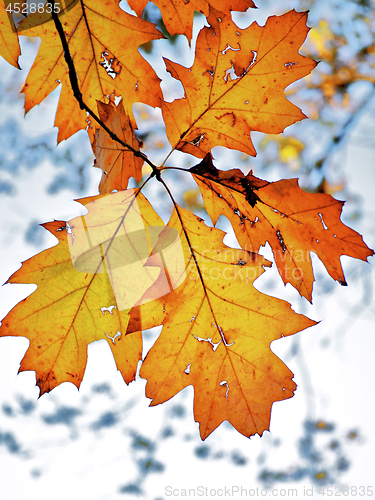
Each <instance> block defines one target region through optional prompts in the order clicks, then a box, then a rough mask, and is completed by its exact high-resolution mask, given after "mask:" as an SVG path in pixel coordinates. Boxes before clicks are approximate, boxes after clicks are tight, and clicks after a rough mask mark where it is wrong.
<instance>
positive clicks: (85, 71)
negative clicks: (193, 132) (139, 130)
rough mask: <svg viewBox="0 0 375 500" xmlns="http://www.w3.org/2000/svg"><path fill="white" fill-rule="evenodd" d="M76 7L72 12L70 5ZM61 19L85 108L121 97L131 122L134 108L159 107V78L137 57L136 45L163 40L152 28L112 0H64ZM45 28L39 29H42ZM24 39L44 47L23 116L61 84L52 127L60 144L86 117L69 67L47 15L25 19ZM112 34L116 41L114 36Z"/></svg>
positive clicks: (29, 80) (82, 125)
mask: <svg viewBox="0 0 375 500" xmlns="http://www.w3.org/2000/svg"><path fill="white" fill-rule="evenodd" d="M72 3H74V5H73V6H71V5H70V4H72ZM65 4H66V5H65V8H64V9H62V10H61V13H60V14H59V17H60V21H61V23H62V26H63V28H64V32H65V36H66V38H67V42H68V45H69V50H70V53H71V56H72V60H73V62H74V65H75V69H76V73H77V78H78V82H79V86H80V90H81V92H82V95H83V100H84V102H85V103H86V104H87V105H88V106H89V107H90V108H91V109H95V108H96V101H97V100H101V101H105V100H106V98H107V97H109V96H112V97H113V96H117V97H119V96H123V97H124V98H126V99H124V104H125V107H126V111H127V113H128V114H129V116H131V117H132V105H133V103H134V102H143V103H146V104H149V105H150V106H160V100H161V99H162V94H161V90H160V86H159V82H160V80H159V78H158V77H157V76H156V74H155V72H154V70H153V69H152V68H151V66H150V65H149V64H148V63H147V62H146V61H145V60H144V59H143V58H142V56H141V55H140V53H139V52H138V47H139V45H141V44H143V43H146V42H148V41H150V40H156V39H158V38H163V35H162V34H161V33H160V32H159V31H158V30H157V29H156V28H155V26H154V25H153V24H151V23H149V22H147V21H145V20H143V19H139V18H137V17H135V16H131V15H130V14H127V13H125V12H124V11H123V10H122V9H120V7H119V6H118V2H116V1H115V0H105V1H102V0H82V1H80V2H76V3H75V0H67V1H66V2H65ZM42 23H43V24H42ZM20 29H22V34H23V35H26V36H33V37H40V38H41V39H42V43H41V46H40V49H39V52H38V55H37V57H36V60H35V62H34V64H33V66H32V68H31V70H30V73H29V75H28V77H27V80H26V83H25V85H24V87H23V89H22V92H24V93H25V111H26V113H27V112H28V111H29V110H30V109H31V108H33V107H34V106H35V105H36V104H39V103H40V102H42V101H43V99H45V98H46V97H47V96H48V95H49V94H50V93H51V92H52V91H53V90H54V89H55V88H56V87H57V86H58V85H59V84H60V83H61V84H62V85H61V87H62V90H61V95H60V99H59V105H58V108H57V113H56V119H55V126H56V127H58V128H59V134H58V141H59V142H60V141H62V140H63V139H67V138H68V137H70V136H71V135H72V134H74V133H75V132H77V131H78V130H81V129H86V127H87V121H86V112H85V111H83V110H81V109H80V106H79V103H78V102H77V101H76V99H75V98H74V97H73V92H72V89H71V85H70V80H69V75H68V67H67V64H66V62H65V59H64V52H63V49H62V45H61V41H60V38H59V35H58V33H57V31H56V28H55V25H54V22H53V20H52V19H51V14H48V13H47V11H45V12H43V13H42V14H39V13H38V12H36V13H35V14H31V15H29V16H28V17H27V18H26V19H24V20H23V21H22V22H21V23H20ZM114 34H115V36H114Z"/></svg>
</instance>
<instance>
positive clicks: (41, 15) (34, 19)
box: [3, 0, 79, 33]
mask: <svg viewBox="0 0 375 500" xmlns="http://www.w3.org/2000/svg"><path fill="white" fill-rule="evenodd" d="M3 2H4V5H5V10H6V11H7V13H8V20H9V24H10V26H11V27H12V31H14V32H15V31H17V33H20V32H21V31H23V30H26V29H29V28H34V27H35V26H39V25H41V24H44V23H47V22H49V21H52V12H55V13H56V14H57V15H58V16H59V17H60V16H63V15H64V14H66V13H67V12H69V11H70V9H72V8H73V7H74V6H75V5H76V4H77V3H78V2H79V0H55V1H54V2H53V3H51V2H50V1H48V0H47V1H46V0H42V1H40V0H39V1H38V0H25V1H23V2H14V1H11V0H3ZM25 18H26V19H25ZM52 22H53V21H52Z"/></svg>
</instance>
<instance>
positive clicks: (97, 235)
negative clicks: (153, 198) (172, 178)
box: [0, 190, 164, 394]
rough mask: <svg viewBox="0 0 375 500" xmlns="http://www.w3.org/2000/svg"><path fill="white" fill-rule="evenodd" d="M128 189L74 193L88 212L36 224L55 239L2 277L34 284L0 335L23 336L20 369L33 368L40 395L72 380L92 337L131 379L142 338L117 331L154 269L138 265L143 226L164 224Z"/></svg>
mask: <svg viewBox="0 0 375 500" xmlns="http://www.w3.org/2000/svg"><path fill="white" fill-rule="evenodd" d="M135 194H136V192H135V191H133V190H127V191H122V192H119V193H114V194H110V195H99V196H95V197H90V198H83V199H80V200H78V201H80V202H81V203H82V204H83V205H85V206H86V208H88V210H89V211H88V214H87V215H85V216H82V217H77V218H76V219H73V220H72V221H70V223H68V224H66V223H65V222H61V221H54V222H49V223H46V224H43V226H44V227H45V228H46V229H48V230H49V231H50V232H51V233H52V234H53V235H54V236H57V238H58V239H59V242H58V244H57V245H56V246H54V247H52V248H50V249H48V250H44V251H43V252H41V253H40V254H38V255H36V256H35V257H32V258H31V259H29V260H27V261H25V262H24V263H23V265H22V267H21V268H20V269H19V270H18V271H17V272H16V273H15V274H14V275H13V276H11V277H10V278H9V281H8V282H9V283H35V284H36V285H37V286H38V288H37V290H36V291H35V292H34V293H32V294H31V295H30V296H29V297H27V298H26V299H25V300H24V301H22V302H21V303H20V304H18V305H17V306H16V307H15V308H14V309H12V310H11V311H10V313H9V314H8V315H7V316H6V318H5V319H4V320H3V321H2V325H1V328H0V337H3V336H8V335H10V336H23V337H27V338H28V339H29V340H30V347H29V349H28V350H27V352H26V354H25V357H24V358H23V360H22V363H21V367H20V371H25V370H35V371H36V380H37V385H38V386H39V388H40V394H43V393H45V392H49V391H50V390H52V389H53V388H54V387H56V386H57V385H59V384H61V383H62V382H72V383H73V384H75V385H76V386H77V387H79V385H80V383H81V380H82V377H83V374H84V370H85V367H86V361H87V345H88V344H89V343H90V342H94V341H95V340H100V339H105V340H106V341H107V342H108V344H109V346H110V347H111V350H112V353H113V356H114V359H115V362H116V365H117V368H118V369H119V370H120V372H121V374H122V376H123V378H124V380H125V382H126V383H130V382H131V381H132V380H134V378H135V374H136V370H137V364H138V362H139V360H140V359H141V355H142V337H141V332H136V333H133V334H132V335H127V336H126V335H125V332H126V329H127V325H128V321H129V315H128V311H129V309H130V308H131V307H132V305H133V303H134V304H135V303H136V302H137V301H138V299H139V297H140V296H141V295H142V294H143V292H144V289H147V288H148V287H150V285H151V284H152V283H153V281H155V280H156V279H157V277H158V274H159V270H158V269H156V268H155V269H152V268H150V269H146V270H145V269H144V268H143V263H144V262H145V261H146V260H147V258H148V256H149V254H150V250H149V243H148V239H147V234H148V233H147V231H146V229H147V228H148V227H149V226H151V227H154V228H155V227H159V228H160V229H162V228H163V227H164V224H163V222H162V220H161V219H160V218H159V216H158V215H157V214H156V213H155V212H154V210H153V209H152V207H151V205H150V204H149V203H148V201H147V200H146V198H144V196H143V195H142V194H140V193H139V194H138V195H137V197H135ZM133 246H135V247H136V249H135V250H134V251H133V252H132V248H133ZM124 249H125V250H127V251H126V252H125V254H124V253H123V252H121V250H124ZM140 252H141V254H142V255H140V254H139V253H140ZM142 287H143V288H142Z"/></svg>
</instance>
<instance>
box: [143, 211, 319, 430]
mask: <svg viewBox="0 0 375 500" xmlns="http://www.w3.org/2000/svg"><path fill="white" fill-rule="evenodd" d="M167 227H173V228H175V229H176V230H177V231H178V233H179V235H180V240H181V243H182V247H183V250H184V259H185V268H186V271H185V272H186V278H185V280H184V282H183V284H182V285H181V286H179V287H178V288H176V289H175V290H174V291H173V292H171V293H170V294H169V295H166V296H164V297H162V298H160V299H158V300H157V301H156V302H158V303H159V311H160V310H161V307H163V310H164V315H165V318H164V320H163V329H162V331H161V334H160V336H159V338H158V339H157V341H156V342H155V344H154V346H153V347H152V348H151V349H150V351H149V352H148V354H147V356H146V359H145V360H144V361H143V363H142V366H141V371H140V375H141V377H143V378H146V379H147V385H146V395H147V397H149V398H151V399H152V402H151V405H157V404H160V403H163V402H164V401H166V400H168V399H170V398H171V397H173V396H174V395H175V394H177V393H178V392H179V391H181V390H182V389H183V388H184V387H187V386H188V385H193V386H194V414H195V420H196V421H198V422H199V425H200V434H201V437H202V439H205V438H206V437H207V436H208V435H209V434H210V433H211V432H212V431H213V430H214V429H215V428H216V427H217V426H218V425H220V424H221V423H222V422H223V421H224V420H228V421H229V422H230V423H231V424H232V425H233V426H234V427H235V428H236V429H237V430H238V431H239V432H241V433H242V434H244V435H245V436H250V435H253V434H256V433H258V434H260V435H262V433H263V431H264V430H266V429H268V428H269V420H270V413H271V407H272V404H273V402H274V401H279V400H283V399H287V398H290V397H292V396H293V392H294V390H295V388H296V385H295V383H294V382H293V381H292V377H293V374H292V373H291V371H290V370H289V369H288V368H287V367H286V366H285V364H284V363H283V362H282V361H281V360H280V359H279V358H278V357H277V356H275V355H274V354H273V353H272V351H271V349H270V343H271V342H272V341H273V340H276V339H278V338H281V337H284V336H288V335H292V334H294V333H296V332H299V331H301V330H303V329H305V328H307V327H310V326H312V325H314V324H315V322H314V321H312V320H310V319H308V318H306V317H305V316H303V315H301V314H296V313H295V312H294V311H293V310H292V309H291V307H290V304H289V303H287V302H285V301H282V300H279V299H276V298H273V297H270V296H268V295H265V294H262V293H260V292H259V291H258V290H256V288H254V286H253V282H254V281H255V280H256V278H258V277H259V276H260V275H261V274H262V273H263V272H264V267H269V266H270V265H271V263H270V262H269V261H267V260H266V259H264V258H263V257H262V256H260V255H258V254H255V253H252V252H249V251H246V250H241V249H233V248H230V247H227V246H226V245H225V244H223V241H222V240H223V237H224V235H225V233H224V232H223V231H221V230H218V229H216V228H211V227H208V226H206V225H205V224H204V222H203V220H202V219H200V218H199V217H197V216H195V215H194V214H192V213H191V212H189V211H187V210H185V209H183V208H181V207H179V206H176V207H175V211H174V212H173V214H172V217H171V219H170V221H169V223H168V226H167ZM150 265H151V263H150ZM170 267H172V268H174V267H175V268H181V262H180V261H179V260H178V258H176V259H175V265H171V266H170ZM176 305H178V307H176ZM142 307H143V306H141V310H142ZM152 307H155V305H154V304H153V305H152ZM146 309H147V311H148V312H149V311H150V309H149V308H147V307H146ZM141 314H142V313H141Z"/></svg>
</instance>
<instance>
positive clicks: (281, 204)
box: [191, 155, 374, 301]
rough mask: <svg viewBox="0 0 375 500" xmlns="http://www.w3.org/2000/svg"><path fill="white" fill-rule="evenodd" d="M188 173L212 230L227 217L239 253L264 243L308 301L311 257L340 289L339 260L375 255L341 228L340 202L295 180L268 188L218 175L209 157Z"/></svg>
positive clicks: (236, 175) (231, 174) (237, 175)
mask: <svg viewBox="0 0 375 500" xmlns="http://www.w3.org/2000/svg"><path fill="white" fill-rule="evenodd" d="M191 171H192V172H193V176H194V179H195V181H196V182H197V184H198V186H199V189H200V191H201V194H202V196H203V200H204V204H205V208H206V210H207V212H208V214H209V216H210V217H211V220H212V222H213V224H214V225H215V224H216V223H217V220H218V218H219V216H220V215H225V216H226V217H227V218H228V219H229V221H230V222H231V224H232V226H233V229H234V232H235V234H236V237H237V240H238V242H239V244H240V245H241V247H242V248H245V249H248V250H251V251H253V252H258V251H259V249H260V247H261V246H264V245H265V244H266V242H267V241H268V243H269V244H270V246H271V248H272V252H273V255H274V258H275V262H276V265H277V268H278V271H279V273H280V276H281V278H282V279H283V281H284V283H285V284H286V283H290V284H291V285H293V286H294V287H295V288H296V289H297V290H298V292H299V293H300V295H302V296H304V297H306V298H307V299H308V300H309V301H311V300H312V297H311V294H312V287H313V282H314V280H315V278H314V273H313V269H312V263H311V257H310V252H314V253H315V254H316V255H317V256H318V257H319V259H320V260H321V261H322V262H323V264H324V266H325V267H326V269H327V271H328V273H329V275H330V276H331V277H332V278H333V279H335V280H337V281H339V282H340V283H341V284H342V285H346V281H345V277H344V272H343V270H342V267H341V263H340V257H341V256H342V255H348V256H350V257H354V258H357V259H361V260H366V259H367V257H369V256H371V255H373V254H374V252H373V251H372V250H371V249H369V248H368V247H367V245H366V244H365V243H364V241H363V239H362V236H361V235H360V234H358V233H357V232H356V231H353V229H350V228H349V227H347V226H346V225H345V224H343V223H342V222H341V220H340V216H341V211H342V207H343V205H344V202H342V201H338V200H335V199H334V198H333V197H332V196H331V195H329V194H322V193H306V192H305V191H303V190H302V189H301V188H300V187H299V186H298V180H297V179H289V180H280V181H278V182H267V181H263V180H261V179H258V178H256V177H255V176H253V175H252V172H250V173H249V174H248V175H247V176H244V174H243V173H242V172H241V170H238V169H233V170H228V171H220V170H217V169H216V168H215V167H214V165H213V164H212V159H211V156H210V155H207V157H206V158H205V159H204V160H203V161H202V162H201V163H200V164H199V165H197V166H195V167H193V168H192V169H191Z"/></svg>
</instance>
